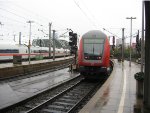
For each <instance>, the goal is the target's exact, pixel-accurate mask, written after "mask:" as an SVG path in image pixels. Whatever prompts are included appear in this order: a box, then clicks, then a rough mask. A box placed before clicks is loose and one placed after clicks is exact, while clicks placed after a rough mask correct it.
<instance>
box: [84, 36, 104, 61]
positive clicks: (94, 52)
mask: <svg viewBox="0 0 150 113" xmlns="http://www.w3.org/2000/svg"><path fill="white" fill-rule="evenodd" d="M104 41H105V40H104V39H84V42H83V43H84V44H83V45H84V56H85V57H87V58H89V60H96V58H97V57H99V56H102V54H103V48H104Z"/></svg>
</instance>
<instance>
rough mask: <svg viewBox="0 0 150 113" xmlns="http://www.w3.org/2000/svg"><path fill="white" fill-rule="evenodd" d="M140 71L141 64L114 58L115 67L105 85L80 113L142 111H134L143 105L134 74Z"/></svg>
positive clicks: (137, 112)
mask: <svg viewBox="0 0 150 113" xmlns="http://www.w3.org/2000/svg"><path fill="white" fill-rule="evenodd" d="M137 72H140V65H139V64H137V63H133V62H132V63H131V67H129V62H128V61H124V63H122V62H118V61H117V60H114V69H113V72H112V74H111V75H110V77H109V78H108V79H107V81H106V82H105V83H104V84H103V86H102V87H101V88H100V89H99V90H98V91H97V92H96V94H95V95H94V96H93V98H92V99H90V101H89V102H88V103H87V104H86V105H85V106H84V107H83V108H82V109H81V110H80V112H79V113H141V112H140V111H136V112H134V109H135V107H137V106H138V107H139V106H142V99H139V98H137V96H136V80H135V79H134V74H135V73H137Z"/></svg>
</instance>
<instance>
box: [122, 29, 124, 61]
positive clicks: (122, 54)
mask: <svg viewBox="0 0 150 113" xmlns="http://www.w3.org/2000/svg"><path fill="white" fill-rule="evenodd" d="M122 62H124V28H122Z"/></svg>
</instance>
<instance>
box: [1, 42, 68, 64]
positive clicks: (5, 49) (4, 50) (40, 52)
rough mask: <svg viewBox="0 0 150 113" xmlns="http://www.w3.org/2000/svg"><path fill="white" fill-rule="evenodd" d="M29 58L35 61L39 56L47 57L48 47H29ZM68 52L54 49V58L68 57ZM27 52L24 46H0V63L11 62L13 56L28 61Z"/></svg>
mask: <svg viewBox="0 0 150 113" xmlns="http://www.w3.org/2000/svg"><path fill="white" fill-rule="evenodd" d="M30 53H31V54H30V56H31V58H32V59H35V58H37V57H39V56H42V57H43V58H46V57H47V58H48V57H49V48H48V47H39V46H31V49H30ZM69 53H70V52H69V50H67V49H63V48H60V49H58V48H55V55H56V56H58V57H59V56H64V55H69ZM28 55H29V50H28V47H27V46H25V45H19V44H6V43H5V44H0V62H3V61H10V60H13V56H21V57H22V59H28ZM51 55H53V48H51Z"/></svg>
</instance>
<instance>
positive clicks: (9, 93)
mask: <svg viewBox="0 0 150 113" xmlns="http://www.w3.org/2000/svg"><path fill="white" fill-rule="evenodd" d="M68 70H69V68H65V69H62V70H57V71H54V72H51V73H46V74H42V76H34V77H30V78H25V79H21V80H16V81H12V82H7V83H4V82H1V83H0V109H2V108H5V107H7V106H10V105H12V104H14V103H17V102H20V101H22V100H24V99H26V98H29V97H31V96H33V95H36V94H38V93H40V92H42V91H44V90H46V89H49V88H52V87H54V86H56V85H58V84H61V83H62V82H65V81H67V80H69V79H71V78H74V77H76V76H78V74H73V73H70V72H68Z"/></svg>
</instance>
